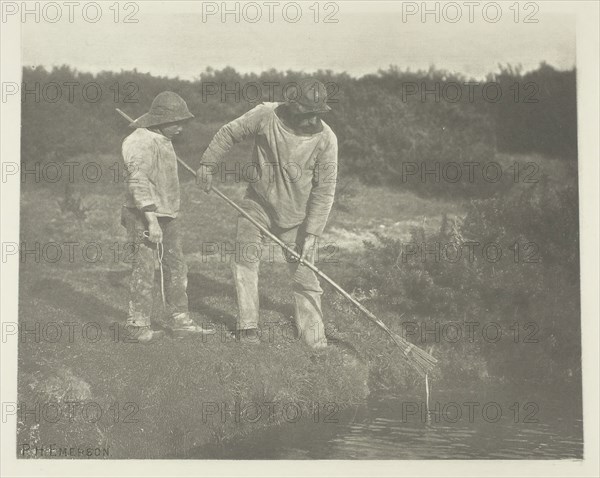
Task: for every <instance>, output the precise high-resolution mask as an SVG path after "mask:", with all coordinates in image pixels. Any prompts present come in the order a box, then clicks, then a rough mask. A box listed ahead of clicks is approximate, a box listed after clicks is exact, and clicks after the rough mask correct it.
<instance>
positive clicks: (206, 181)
mask: <svg viewBox="0 0 600 478" xmlns="http://www.w3.org/2000/svg"><path fill="white" fill-rule="evenodd" d="M196 174H197V179H198V183H199V184H200V187H201V188H202V190H203V191H204V192H205V193H209V192H210V190H211V189H212V173H211V172H210V170H209V166H208V165H206V164H202V165H201V166H200V167H199V168H198V171H196Z"/></svg>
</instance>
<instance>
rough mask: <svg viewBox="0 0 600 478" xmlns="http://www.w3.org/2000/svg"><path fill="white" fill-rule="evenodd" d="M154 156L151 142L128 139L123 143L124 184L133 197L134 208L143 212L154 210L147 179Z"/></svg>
mask: <svg viewBox="0 0 600 478" xmlns="http://www.w3.org/2000/svg"><path fill="white" fill-rule="evenodd" d="M155 156H156V151H155V148H154V143H153V142H152V141H134V140H131V139H130V140H125V142H124V143H123V160H124V161H125V171H126V173H125V174H126V177H125V183H126V184H127V188H128V189H129V192H130V193H131V195H132V196H133V201H134V203H135V206H136V207H137V208H138V209H140V210H141V211H143V212H147V211H155V210H156V204H155V202H154V197H153V196H152V191H151V190H150V180H149V179H148V178H149V176H150V173H151V171H152V170H153V168H154V161H155Z"/></svg>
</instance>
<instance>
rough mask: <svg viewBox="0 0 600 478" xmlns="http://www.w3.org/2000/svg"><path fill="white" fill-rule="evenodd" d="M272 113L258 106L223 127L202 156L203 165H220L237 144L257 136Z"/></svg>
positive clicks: (264, 107)
mask: <svg viewBox="0 0 600 478" xmlns="http://www.w3.org/2000/svg"><path fill="white" fill-rule="evenodd" d="M269 112H270V109H269V108H268V107H266V106H264V105H262V104H261V105H258V106H256V107H254V108H253V109H251V110H250V111H248V112H247V113H245V114H244V115H242V116H240V117H239V118H237V119H235V120H233V121H231V122H230V123H227V124H226V125H225V126H223V127H222V128H221V129H220V130H219V131H218V132H217V134H215V136H214V138H213V139H212V141H211V142H210V144H209V145H208V148H207V149H206V151H205V152H204V154H203V155H202V159H201V161H200V162H201V163H202V164H218V163H219V161H221V160H222V159H223V158H224V157H225V155H226V154H227V152H228V151H229V150H230V149H231V147H232V146H233V145H234V144H235V143H239V142H241V141H243V140H244V139H246V138H248V137H250V136H253V135H255V134H257V133H258V132H259V131H260V127H261V125H262V121H263V119H264V118H265V117H266V115H267V114H268V113H269Z"/></svg>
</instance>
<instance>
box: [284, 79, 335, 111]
mask: <svg viewBox="0 0 600 478" xmlns="http://www.w3.org/2000/svg"><path fill="white" fill-rule="evenodd" d="M292 103H294V104H295V105H296V107H297V108H298V112H299V113H327V112H328V111H331V108H330V107H329V105H327V88H325V85H324V84H323V83H321V82H320V81H319V80H315V79H314V78H306V79H304V80H302V81H301V82H300V83H299V84H298V86H297V89H296V95H294V96H293V97H292V98H290V99H288V104H292Z"/></svg>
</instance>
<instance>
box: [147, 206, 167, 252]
mask: <svg viewBox="0 0 600 478" xmlns="http://www.w3.org/2000/svg"><path fill="white" fill-rule="evenodd" d="M145 216H146V219H147V220H148V240H149V241H150V242H154V243H155V244H158V243H159V242H162V239H163V237H162V236H163V233H162V229H161V227H160V224H159V223H158V219H156V214H154V213H153V212H147V213H145Z"/></svg>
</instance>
